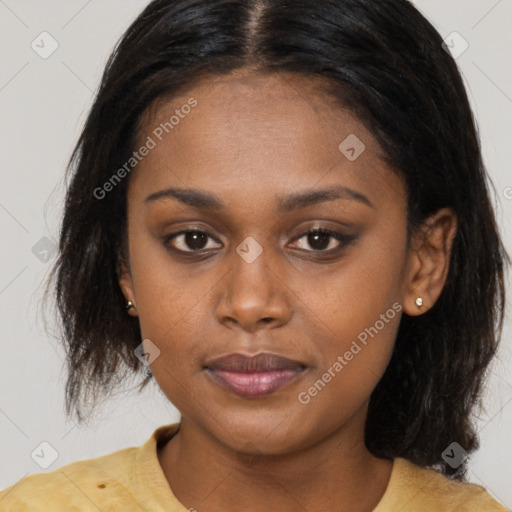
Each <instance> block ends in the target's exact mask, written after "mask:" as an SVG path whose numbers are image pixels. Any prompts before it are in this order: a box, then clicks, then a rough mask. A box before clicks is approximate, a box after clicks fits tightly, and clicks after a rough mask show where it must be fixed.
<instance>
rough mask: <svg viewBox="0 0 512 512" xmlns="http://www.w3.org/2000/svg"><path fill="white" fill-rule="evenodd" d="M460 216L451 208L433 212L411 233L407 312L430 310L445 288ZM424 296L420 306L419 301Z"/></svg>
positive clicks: (407, 275)
mask: <svg viewBox="0 0 512 512" xmlns="http://www.w3.org/2000/svg"><path fill="white" fill-rule="evenodd" d="M457 224H458V223H457V216H456V215H455V213H454V212H453V210H451V209H450V208H441V209H440V210H438V211H437V212H436V213H435V214H433V215H431V216H430V217H429V218H428V219H427V220H426V221H425V222H424V223H423V225H422V226H421V227H420V228H419V229H418V230H417V231H416V233H415V234H414V235H413V236H412V239H411V246H410V249H409V254H408V256H407V258H408V262H407V271H406V279H405V290H404V312H405V313H407V314H408V315H411V316H416V315H421V314H422V313H425V312H426V311H428V310H429V309H430V308H431V307H432V306H433V305H434V304H435V302H436V301H437V299H438V298H439V296H440V295H441V292H442V290H443V287H444V284H445V282H446V278H447V276H448V271H449V268H450V256H451V252H452V246H453V240H454V238H455V236H456V234H457ZM419 297H420V298H421V299H422V301H423V303H422V304H421V305H420V306H419V305H418V304H416V300H417V299H418V298H419Z"/></svg>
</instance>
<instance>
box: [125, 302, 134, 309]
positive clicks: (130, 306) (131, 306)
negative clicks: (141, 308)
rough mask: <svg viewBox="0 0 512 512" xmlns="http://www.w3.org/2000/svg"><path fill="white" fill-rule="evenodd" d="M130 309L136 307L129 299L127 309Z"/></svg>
mask: <svg viewBox="0 0 512 512" xmlns="http://www.w3.org/2000/svg"><path fill="white" fill-rule="evenodd" d="M130 309H135V304H134V303H133V302H132V301H131V300H129V301H128V302H127V303H126V310H127V311H130Z"/></svg>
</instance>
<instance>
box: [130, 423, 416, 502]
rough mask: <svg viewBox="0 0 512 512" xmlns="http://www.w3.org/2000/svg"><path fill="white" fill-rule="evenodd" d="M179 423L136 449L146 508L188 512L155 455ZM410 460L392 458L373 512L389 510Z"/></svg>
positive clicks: (138, 489) (139, 493)
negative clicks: (383, 487) (385, 480)
mask: <svg viewBox="0 0 512 512" xmlns="http://www.w3.org/2000/svg"><path fill="white" fill-rule="evenodd" d="M179 427H180V424H179V423H173V424H170V425H163V426H161V427H159V428H157V429H156V430H155V431H154V432H153V434H152V435H151V437H150V438H149V439H148V440H147V441H146V442H145V443H144V444H143V445H142V446H141V447H140V448H139V450H138V452H137V454H136V458H135V464H134V468H133V474H132V478H133V484H134V489H135V495H136V497H137V500H138V501H139V502H140V504H141V505H143V506H144V507H145V508H146V509H147V510H152V511H153V510H154V511H162V512H163V511H166V512H188V510H189V509H187V508H186V507H185V506H184V505H183V504H182V503H181V502H180V501H178V498H176V496H175V495H174V493H173V492H172V489H171V487H170V485H169V482H168V481H167V478H166V477H165V474H164V472H163V469H162V467H161V466H160V462H159V460H158V455H157V447H158V446H160V445H161V444H162V443H164V442H167V441H169V440H170V439H171V438H172V437H173V436H174V435H176V434H177V433H178V430H179ZM409 464H410V463H409V461H407V460H406V459H402V458H400V457H395V458H394V459H393V466H392V469H391V474H390V478H389V481H388V485H387V486H386V490H385V491H384V494H383V495H382V497H381V499H380V501H379V503H378V504H377V506H376V507H375V508H374V509H373V512H386V510H392V508H389V507H390V506H392V505H393V503H392V501H393V495H394V491H393V490H394V489H395V488H396V487H397V485H398V482H399V480H400V473H402V472H403V471H404V469H406V466H408V465H409Z"/></svg>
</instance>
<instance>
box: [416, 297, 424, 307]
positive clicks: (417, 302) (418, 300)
mask: <svg viewBox="0 0 512 512" xmlns="http://www.w3.org/2000/svg"><path fill="white" fill-rule="evenodd" d="M416 306H418V307H419V308H421V306H423V299H422V298H421V297H418V298H417V299H416Z"/></svg>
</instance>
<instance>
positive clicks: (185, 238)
mask: <svg viewBox="0 0 512 512" xmlns="http://www.w3.org/2000/svg"><path fill="white" fill-rule="evenodd" d="M208 239H212V240H213V237H211V236H210V235H209V234H208V233H206V232H205V231H200V230H199V229H186V230H183V231H179V232H178V233H173V234H171V235H168V236H167V237H165V240H164V243H165V245H166V246H167V247H169V246H170V245H171V244H170V242H172V241H174V244H173V246H172V247H171V248H172V249H175V250H177V251H179V252H199V251H203V250H205V249H206V250H207V249H212V248H216V247H207V242H208Z"/></svg>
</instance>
